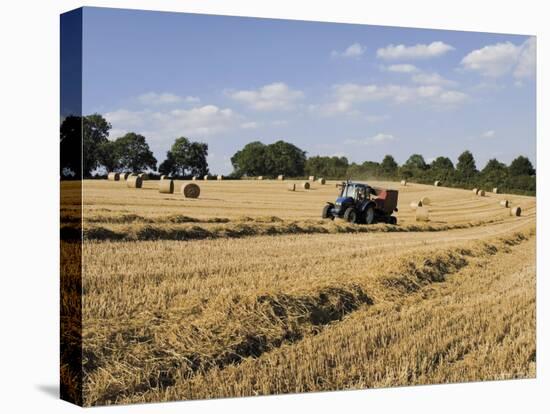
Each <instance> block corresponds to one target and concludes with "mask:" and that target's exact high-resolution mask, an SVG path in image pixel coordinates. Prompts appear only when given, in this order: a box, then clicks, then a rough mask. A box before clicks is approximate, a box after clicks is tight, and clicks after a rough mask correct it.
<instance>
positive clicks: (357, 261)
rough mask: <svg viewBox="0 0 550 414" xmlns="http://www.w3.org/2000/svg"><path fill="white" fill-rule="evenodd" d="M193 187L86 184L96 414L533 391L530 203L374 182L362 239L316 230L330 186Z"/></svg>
mask: <svg viewBox="0 0 550 414" xmlns="http://www.w3.org/2000/svg"><path fill="white" fill-rule="evenodd" d="M182 183H183V182H176V193H175V194H160V193H159V192H158V190H157V186H158V181H146V182H145V183H144V188H143V189H139V190H138V189H130V188H127V187H126V185H125V183H123V182H111V181H98V180H89V181H85V182H84V184H83V203H84V211H83V234H84V238H85V242H84V245H83V251H82V256H83V275H82V279H83V286H82V289H83V294H82V313H83V315H82V317H83V355H84V394H85V404H86V405H98V404H112V403H115V402H117V403H128V402H142V401H157V400H173V399H191V398H214V397H233V396H248V395H258V394H272V393H289V392H304V391H324V390H334V389H351V388H369V387H386V386H397V385H414V384H432V383H442V382H457V381H474V380H492V379H507V378H527V377H533V376H534V375H535V361H536V351H535V269H536V265H535V224H536V218H535V210H536V203H535V199H534V198H532V197H522V196H511V195H502V194H492V193H489V194H487V196H486V197H477V196H475V195H474V194H473V193H472V192H471V191H467V190H458V189H449V188H444V187H438V188H436V187H431V186H424V185H418V184H410V185H408V186H406V187H401V186H400V185H399V184H398V183H383V182H376V183H370V184H375V185H379V186H383V187H388V188H395V189H398V190H399V191H400V192H399V205H398V207H399V212H398V213H397V214H396V215H397V218H398V225H397V226H391V225H386V224H376V225H372V226H365V225H350V224H347V223H344V222H342V221H339V220H336V221H335V222H331V221H328V222H327V221H323V220H321V219H320V212H321V209H322V207H323V205H324V202H326V201H334V198H335V197H336V187H335V184H336V182H327V184H326V185H320V184H318V183H314V184H313V185H312V189H311V190H302V189H301V188H300V187H299V185H297V188H298V190H297V191H296V192H290V191H287V189H286V185H287V182H284V183H282V182H278V181H271V180H269V181H221V182H218V181H207V182H203V181H199V182H198V184H199V185H200V187H201V195H200V198H199V199H196V200H191V199H185V198H183V196H182V195H181V194H179V188H180V186H181V184H182ZM296 183H297V184H299V183H300V182H296ZM66 185H67V186H70V184H66ZM67 190H68V191H67V192H70V187H67ZM424 196H427V197H429V198H430V199H431V201H432V203H431V205H430V207H429V208H430V217H431V220H430V221H429V222H427V223H419V222H416V221H415V219H414V212H413V211H412V210H410V209H409V204H410V202H411V201H413V200H418V199H420V198H421V197H424ZM503 199H508V200H510V201H511V202H512V205H514V206H521V207H522V210H523V213H522V216H521V217H512V216H510V215H509V210H508V209H505V208H503V207H500V205H499V201H500V200H503ZM63 208H64V214H65V215H66V216H67V217H70V215H71V206H70V203H65V204H64V206H63ZM68 221H70V220H68Z"/></svg>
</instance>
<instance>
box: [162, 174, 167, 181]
mask: <svg viewBox="0 0 550 414" xmlns="http://www.w3.org/2000/svg"><path fill="white" fill-rule="evenodd" d="M167 178H168V176H167V175H161V176H160V179H161V181H162V180H166V179H167Z"/></svg>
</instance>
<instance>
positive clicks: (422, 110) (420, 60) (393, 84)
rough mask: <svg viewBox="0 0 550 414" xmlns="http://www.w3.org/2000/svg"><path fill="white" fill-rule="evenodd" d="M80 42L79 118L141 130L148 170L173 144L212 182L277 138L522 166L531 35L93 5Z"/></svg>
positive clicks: (529, 127) (530, 95) (365, 153)
mask: <svg viewBox="0 0 550 414" xmlns="http://www.w3.org/2000/svg"><path fill="white" fill-rule="evenodd" d="M83 37H84V40H83V56H84V57H83V112H84V114H90V113H94V112H99V113H101V114H103V115H104V116H105V117H106V118H107V119H108V120H109V121H110V122H111V124H112V126H113V130H112V131H111V138H112V139H114V138H117V137H118V136H121V135H123V134H124V133H126V132H129V131H132V132H137V133H141V134H143V135H145V136H146V138H147V140H148V142H149V145H150V146H151V149H152V150H153V152H154V153H155V156H156V157H157V159H158V161H159V162H161V161H162V160H163V159H164V158H165V155H166V151H167V150H168V149H169V148H170V146H171V145H172V143H173V141H174V140H175V139H176V138H177V137H180V136H186V137H188V138H190V139H192V140H197V141H202V142H207V143H208V144H209V148H210V155H209V158H208V161H209V165H210V170H211V171H212V172H214V173H222V174H227V173H229V172H231V171H232V167H231V163H230V160H229V159H230V157H231V156H232V155H233V154H234V153H235V152H236V151H237V150H239V149H240V148H242V146H243V145H245V144H246V143H248V142H250V141H253V140H259V141H262V142H264V143H271V142H274V141H276V140H279V139H283V140H286V141H289V142H292V143H294V144H296V145H298V146H299V147H301V148H302V149H304V150H305V151H307V153H308V155H309V156H312V155H339V156H340V155H343V156H346V157H348V159H349V160H350V161H355V162H363V161H365V160H372V161H380V160H381V159H382V158H383V156H384V155H385V154H392V155H393V156H394V157H395V158H396V160H397V161H398V162H399V163H402V162H404V161H405V160H406V159H407V157H408V156H409V155H411V154H412V153H420V154H422V155H423V156H424V157H425V158H426V160H428V161H430V160H432V159H433V158H435V157H437V156H439V155H444V156H448V157H449V158H451V159H452V160H453V162H456V158H457V156H458V155H459V154H460V153H461V152H462V151H464V150H465V149H469V150H471V151H472V152H473V153H474V156H475V158H476V161H477V165H478V168H482V167H483V166H484V165H485V163H486V162H487V161H488V160H489V159H490V158H494V157H496V158H498V159H499V160H500V161H503V162H506V163H508V162H510V161H511V160H512V159H513V158H515V157H516V156H518V155H526V156H528V157H529V158H530V159H531V160H532V162H533V163H535V149H536V119H535V113H536V111H535V105H536V102H535V90H536V88H535V54H536V53H535V39H534V38H533V37H529V36H518V35H504V34H487V33H474V32H458V31H441V30H427V29H410V28H399V27H383V26H367V25H351V24H336V23H321V22H304V21H289V20H275V19H273V20H271V19H256V18H242V17H227V16H209V15H197V14H183V13H162V12H149V11H130V10H117V9H101V8H85V9H84V29H83Z"/></svg>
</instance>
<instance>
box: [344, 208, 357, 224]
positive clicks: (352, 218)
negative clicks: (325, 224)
mask: <svg viewBox="0 0 550 414" xmlns="http://www.w3.org/2000/svg"><path fill="white" fill-rule="evenodd" d="M344 220H346V221H347V222H348V223H357V212H356V211H355V209H354V208H353V207H348V208H347V209H346V211H345V212H344Z"/></svg>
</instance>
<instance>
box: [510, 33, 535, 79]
mask: <svg viewBox="0 0 550 414" xmlns="http://www.w3.org/2000/svg"><path fill="white" fill-rule="evenodd" d="M536 67H537V41H536V39H535V38H534V37H530V38H529V39H527V40H526V41H525V42H524V43H523V45H521V51H520V54H519V57H518V64H517V66H516V68H515V69H514V76H515V77H516V78H530V77H534V76H535V71H536Z"/></svg>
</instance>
